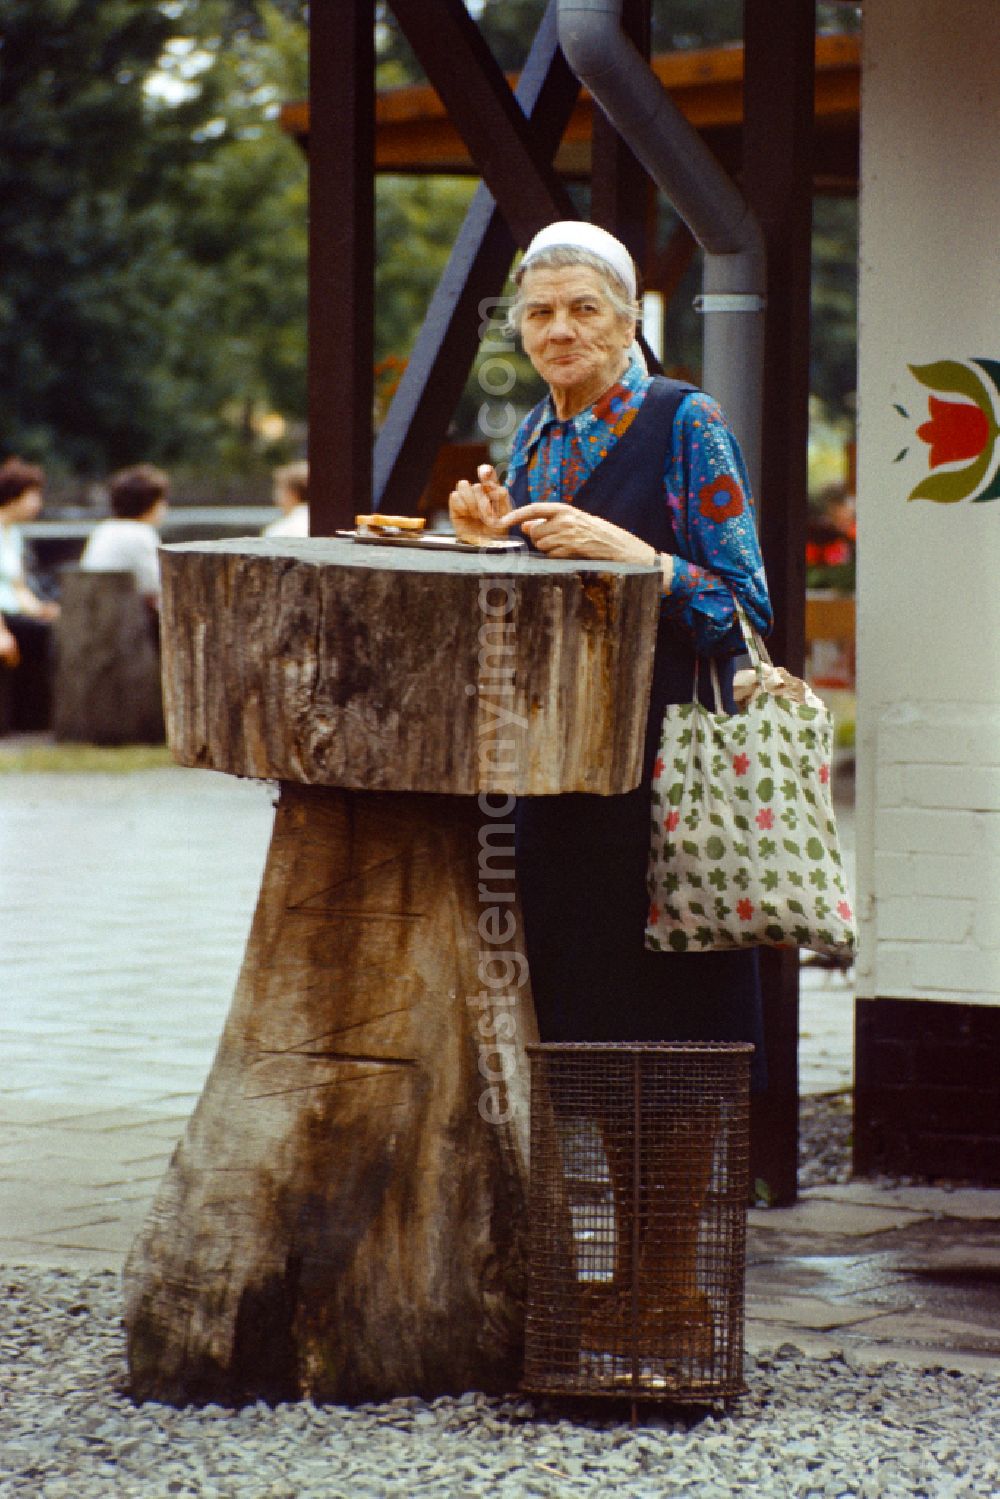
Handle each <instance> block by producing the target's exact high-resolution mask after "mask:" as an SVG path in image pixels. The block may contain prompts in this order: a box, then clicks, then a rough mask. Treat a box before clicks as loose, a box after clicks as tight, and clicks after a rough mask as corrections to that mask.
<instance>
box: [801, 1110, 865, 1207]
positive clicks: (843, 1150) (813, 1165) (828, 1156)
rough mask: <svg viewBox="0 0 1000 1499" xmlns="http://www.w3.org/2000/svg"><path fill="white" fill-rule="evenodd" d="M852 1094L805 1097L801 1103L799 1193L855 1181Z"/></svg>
mask: <svg viewBox="0 0 1000 1499" xmlns="http://www.w3.org/2000/svg"><path fill="white" fill-rule="evenodd" d="M852 1108H853V1103H852V1099H851V1095H850V1093H849V1092H843V1093H814V1094H811V1095H810V1094H805V1095H803V1097H802V1098H800V1100H799V1190H800V1191H804V1190H805V1189H806V1188H807V1187H822V1186H825V1185H826V1184H827V1183H831V1182H846V1181H850V1179H851V1130H852V1123H853V1122H852V1118H851V1110H852Z"/></svg>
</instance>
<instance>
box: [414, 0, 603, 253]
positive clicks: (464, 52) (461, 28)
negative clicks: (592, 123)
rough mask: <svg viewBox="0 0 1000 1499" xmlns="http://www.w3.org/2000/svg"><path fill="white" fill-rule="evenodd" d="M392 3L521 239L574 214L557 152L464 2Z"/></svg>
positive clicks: (520, 241) (420, 0)
mask: <svg viewBox="0 0 1000 1499" xmlns="http://www.w3.org/2000/svg"><path fill="white" fill-rule="evenodd" d="M390 3H391V5H392V8H393V10H394V11H395V13H396V16H397V18H398V20H399V23H400V25H401V26H402V28H403V31H404V32H405V33H406V39H407V41H408V42H409V43H410V46H411V47H412V48H413V50H414V52H415V53H416V55H417V58H418V59H419V61H420V65H421V67H422V68H423V69H424V72H425V73H426V74H427V76H428V78H429V79H430V81H431V83H432V84H433V85H434V88H435V89H436V91H437V93H438V94H439V95H440V98H441V102H442V103H443V104H444V106H445V108H446V110H447V111H448V115H449V118H450V119H451V121H452V123H453V124H454V125H455V127H456V129H457V130H458V132H459V134H460V135H461V136H462V139H463V140H464V141H465V143H466V145H467V146H468V148H469V151H470V153H471V155H472V159H473V161H474V162H475V164H476V166H477V168H478V170H479V174H480V176H481V177H482V179H483V181H484V183H485V184H486V186H487V187H488V188H489V190H490V192H491V193H492V195H493V197H494V198H495V199H496V201H497V203H498V204H499V206H500V208H501V209H502V211H503V215H504V218H505V219H506V220H507V224H508V226H509V227H510V230H511V232H512V233H513V235H514V238H515V239H516V240H517V242H518V244H521V245H526V244H527V243H528V240H529V239H530V238H531V235H532V233H533V232H534V230H535V229H537V228H538V226H539V225H541V224H545V223H548V222H550V221H551V220H552V219H560V218H574V217H575V216H576V215H575V214H574V211H573V208H572V205H571V203H570V200H569V198H568V196H567V193H566V189H565V187H564V186H563V184H562V182H561V181H560V179H559V177H558V175H557V173H556V172H555V170H554V168H553V167H552V156H553V154H554V149H553V151H548V152H546V151H545V150H543V149H541V147H540V145H539V140H538V133H537V130H536V129H534V128H533V127H532V125H531V124H529V121H528V119H527V117H526V115H525V113H524V110H523V109H522V108H521V107H520V105H519V103H518V101H517V99H516V97H515V95H514V94H512V93H511V90H510V86H509V84H508V83H507V80H506V78H505V77H504V75H503V73H502V71H501V69H500V67H499V65H498V63H497V61H496V59H495V58H494V56H493V54H492V52H491V51H490V49H489V47H488V46H487V44H486V41H485V40H484V38H483V35H482V32H481V31H480V30H479V27H478V26H477V25H476V23H475V21H474V20H473V19H472V17H471V16H470V14H469V12H468V10H467V9H466V7H465V5H464V4H463V3H462V0H390Z"/></svg>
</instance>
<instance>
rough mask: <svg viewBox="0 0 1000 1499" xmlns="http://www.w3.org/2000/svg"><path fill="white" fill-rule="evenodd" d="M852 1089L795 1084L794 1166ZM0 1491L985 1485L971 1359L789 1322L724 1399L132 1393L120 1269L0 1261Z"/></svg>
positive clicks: (503, 1491) (208, 1495)
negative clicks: (937, 1361)
mask: <svg viewBox="0 0 1000 1499" xmlns="http://www.w3.org/2000/svg"><path fill="white" fill-rule="evenodd" d="M849 1135H850V1098H849V1095H846V1094H829V1095H823V1096H819V1097H813V1098H805V1099H803V1101H802V1114H801V1131H800V1138H801V1154H802V1176H801V1180H802V1184H803V1185H804V1186H810V1185H820V1184H822V1183H823V1182H827V1181H840V1180H846V1179H847V1177H848V1174H849V1165H850V1162H849ZM0 1291H2V1300H0V1364H2V1366H3V1370H4V1374H3V1383H2V1388H0V1495H2V1496H4V1499H7V1496H10V1499H22V1496H23V1499H174V1496H178V1499H397V1496H398V1499H404V1496H405V1499H410V1496H419V1495H427V1496H439V1499H479V1496H489V1499H535V1496H555V1495H557V1496H560V1499H562V1496H565V1495H573V1494H604V1493H606V1492H608V1491H609V1489H612V1488H613V1490H614V1492H615V1494H616V1499H647V1496H649V1499H652V1496H664V1499H674V1496H676V1499H721V1496H728V1495H733V1494H742V1493H744V1492H752V1493H753V1494H755V1495H760V1496H762V1499H897V1496H898V1499H903V1496H906V1499H1000V1479H998V1478H997V1477H996V1476H995V1475H996V1473H997V1469H998V1465H997V1460H996V1454H997V1452H998V1451H1000V1396H998V1394H997V1390H996V1384H995V1381H994V1380H993V1379H992V1378H990V1377H988V1376H986V1375H982V1376H980V1375H971V1374H965V1373H961V1374H960V1373H957V1372H954V1371H951V1372H949V1371H948V1370H936V1371H933V1372H929V1373H927V1372H920V1371H916V1370H912V1369H908V1368H904V1367H902V1366H899V1365H888V1366H886V1367H885V1368H883V1369H881V1370H878V1371H875V1372H872V1371H869V1370H866V1369H863V1368H861V1367H860V1366H854V1365H853V1364H852V1363H851V1362H850V1361H849V1359H845V1358H844V1357H839V1356H838V1357H833V1358H826V1359H819V1358H809V1357H806V1356H805V1355H804V1354H802V1353H801V1352H800V1350H798V1349H797V1348H795V1347H794V1346H793V1345H791V1344H785V1345H783V1346H782V1347H780V1348H777V1349H775V1350H773V1351H772V1352H770V1353H768V1354H766V1355H761V1356H760V1357H759V1358H757V1359H756V1360H749V1361H748V1368H747V1381H748V1389H747V1393H746V1394H745V1395H744V1396H743V1397H741V1398H740V1399H739V1400H738V1401H736V1402H735V1403H734V1404H733V1405H732V1406H731V1407H730V1409H729V1410H728V1412H726V1413H725V1414H720V1413H710V1414H707V1415H706V1414H701V1415H695V1414H693V1413H688V1414H687V1415H686V1416H685V1417H684V1418H683V1419H678V1418H677V1416H676V1414H671V1413H661V1414H654V1415H653V1416H652V1417H651V1418H650V1419H649V1421H648V1423H647V1424H645V1425H643V1426H640V1427H639V1428H637V1429H635V1430H633V1429H632V1428H631V1427H630V1426H629V1424H628V1411H627V1408H626V1407H624V1406H623V1407H620V1408H618V1407H616V1408H615V1411H614V1413H613V1414H612V1413H611V1412H608V1411H606V1410H605V1409H603V1408H602V1409H601V1411H600V1414H599V1416H598V1417H596V1418H594V1417H593V1416H592V1415H591V1414H590V1412H589V1411H588V1410H586V1409H583V1408H577V1410H576V1419H574V1420H569V1419H567V1411H566V1410H565V1409H558V1408H549V1407H547V1406H546V1405H545V1404H544V1403H539V1402H531V1401H527V1400H524V1399H521V1398H512V1399H508V1400H497V1399H487V1398H486V1397H484V1396H482V1395H476V1394H470V1395H465V1396H462V1397H460V1398H457V1399H441V1400H435V1401H433V1402H429V1403H428V1402H425V1401H423V1400H419V1399H415V1398H414V1399H405V1400H395V1401H391V1402H389V1403H387V1404H384V1405H369V1406H360V1407H356V1408H346V1407H342V1406H325V1407H317V1406H314V1405H311V1404H309V1403H308V1402H306V1403H302V1404H295V1405H283V1406H276V1407H273V1408H271V1407H268V1406H265V1405H263V1404H258V1405H255V1406H251V1407H248V1408H246V1409H244V1410H239V1411H234V1410H226V1409H223V1408H222V1407H220V1406H211V1405H209V1406H203V1407H197V1408H196V1407H190V1408H187V1409H183V1410H177V1409H174V1408H172V1407H170V1406H164V1405H156V1404H147V1405H143V1406H135V1405H133V1404H132V1402H131V1401H130V1400H129V1399H128V1397H127V1395H126V1394H125V1393H124V1392H125V1363H124V1346H123V1336H122V1329H121V1321H120V1318H121V1300H120V1287H119V1281H118V1277H117V1276H115V1275H113V1274H111V1273H108V1272H105V1273H93V1274H83V1273H80V1272H76V1271H68V1270H40V1269H34V1268H33V1269H16V1268H8V1269H6V1270H3V1269H0Z"/></svg>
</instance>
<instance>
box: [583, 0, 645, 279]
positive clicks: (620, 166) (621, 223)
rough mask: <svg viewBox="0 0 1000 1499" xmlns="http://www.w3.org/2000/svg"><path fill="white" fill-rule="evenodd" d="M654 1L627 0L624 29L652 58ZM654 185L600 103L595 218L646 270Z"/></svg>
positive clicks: (594, 151)
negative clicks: (624, 245) (650, 38)
mask: <svg viewBox="0 0 1000 1499" xmlns="http://www.w3.org/2000/svg"><path fill="white" fill-rule="evenodd" d="M651 4H652V0H624V4H623V6H622V30H623V31H624V33H625V35H626V36H627V37H628V38H629V40H630V41H631V42H633V43H634V45H635V47H636V49H637V50H638V51H639V52H640V53H641V54H642V56H643V57H644V58H646V60H647V61H648V60H649V34H650V10H651ZM651 196H653V193H652V184H651V182H650V180H649V177H648V176H647V175H646V171H645V168H644V167H643V166H642V165H641V164H640V163H639V161H637V160H636V158H635V156H634V155H633V154H632V151H631V150H630V149H629V147H628V146H627V145H626V144H625V142H624V141H623V140H622V138H621V136H620V135H619V134H618V131H617V130H616V129H615V127H614V126H613V125H612V123H611V121H610V120H609V119H608V117H607V115H606V114H605V113H604V111H603V110H602V109H599V108H597V106H595V107H594V113H593V125H592V130H591V167H590V217H591V218H592V219H593V221H594V223H595V224H600V225H601V227H602V229H607V230H609V231H610V232H611V233H612V234H615V235H617V236H618V238H619V239H620V240H621V241H622V242H623V243H624V244H626V245H627V246H628V248H629V250H630V252H631V255H632V259H633V260H634V261H635V263H636V264H637V265H638V266H640V267H641V268H642V270H643V273H644V274H645V270H646V267H647V265H648V263H649V259H650V255H651V252H652V250H653V248H654V244H653V242H652V236H653V235H655V217H653V221H652V222H651V214H650V198H651Z"/></svg>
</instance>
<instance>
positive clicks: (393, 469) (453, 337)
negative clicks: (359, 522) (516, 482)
mask: <svg viewBox="0 0 1000 1499" xmlns="http://www.w3.org/2000/svg"><path fill="white" fill-rule="evenodd" d="M578 91H579V83H578V82H577V80H576V78H575V77H574V75H573V74H572V73H571V72H570V69H569V68H568V67H567V65H566V62H565V59H564V58H563V55H562V53H561V52H560V50H559V45H558V40H557V37H556V22H555V12H554V7H553V6H552V5H550V6H549V8H548V10H547V11H546V13H545V16H544V17H543V19H542V22H541V25H540V26H539V29H538V33H537V35H536V37H535V40H534V43H533V45H532V48H531V52H530V54H529V56H528V60H527V62H526V63H525V66H524V70H523V72H522V74H521V77H520V80H519V82H518V87H517V95H516V100H517V105H518V107H519V108H520V109H522V110H523V111H524V115H525V117H526V118H527V119H528V120H530V128H531V132H532V138H533V141H534V151H535V154H536V155H538V154H539V153H541V154H542V155H544V157H545V160H546V161H551V159H552V157H553V155H554V154H555V151H556V149H557V148H558V145H559V141H560V138H561V136H562V132H563V129H564V128H565V124H566V121H567V120H568V118H569V116H570V113H571V112H572V109H573V105H574V103H575V101H576V96H577V93H578ZM472 92H474V90H473V91H472ZM536 211H537V212H538V213H539V215H540V216H539V217H537V218H534V217H531V216H522V222H521V224H520V230H519V232H518V240H519V242H520V244H521V245H522V247H523V246H524V245H526V244H527V242H528V240H529V239H530V238H531V236H532V235H533V234H534V233H535V232H536V230H538V229H540V228H541V227H542V225H543V224H545V223H547V222H548V221H549V220H550V219H551V218H552V217H553V216H554V215H553V213H552V212H549V211H545V210H544V205H543V204H541V203H537V204H536ZM555 216H557V217H563V218H573V217H575V216H576V215H575V213H574V210H573V207H572V204H571V203H570V201H569V199H568V198H567V199H566V200H565V201H564V202H563V203H562V204H561V206H560V209H559V212H558V214H557V215H555ZM516 248H517V244H516V243H515V237H514V233H513V232H512V229H511V227H510V226H509V225H508V223H507V222H506V215H505V214H504V213H501V211H500V209H499V208H498V206H497V205H496V203H495V202H494V200H493V197H492V196H491V194H490V192H489V191H488V189H487V188H486V187H485V186H480V187H479V188H478V189H477V191H476V194H475V197H474V198H473V200H472V203H471V205H470V207H469V211H468V213H467V214H466V217H465V222H464V224H463V226H462V229H461V232H460V234H459V236H458V239H457V241H456V243H455V248H454V250H453V251H452V254H451V258H450V259H449V261H448V265H447V267H446V269H445V272H444V275H443V276H442V277H441V280H440V282H439V283H438V286H437V289H436V290H435V293H434V296H433V298H432V299H431V305H430V307H429V309H428V312H427V317H426V318H425V320H424V323H423V326H422V328H421V330H420V333H419V335H418V337H417V341H416V344H415V346H414V349H413V352H412V354H411V355H410V358H409V361H408V363H407V366H406V370H405V371H404V374H403V378H402V380H401V381H400V383H399V387H398V389H397V391H396V393H395V396H394V398H393V401H392V405H391V406H390V408H389V412H388V414H387V416H386V419H385V422H384V424H383V426H382V430H381V431H380V432H379V434H378V438H377V441H376V443H375V457H374V503H375V507H376V509H380V510H385V511H389V512H392V513H400V514H406V513H408V512H411V511H412V510H414V509H415V507H416V503H417V500H418V498H419V496H420V493H421V491H422V489H423V487H424V484H425V483H426V480H427V476H428V474H429V473H430V470H431V465H432V464H433V462H434V457H435V454H436V453H437V450H438V448H439V447H440V445H441V443H442V442H443V441H444V437H445V433H446V431H447V428H448V423H449V421H450V420H451V416H452V413H453V411H454V409H455V406H456V404H457V402H458V398H459V396H460V394H461V392H462V388H463V386H464V385H465V381H466V378H467V376H468V373H469V369H470V367H471V365H472V361H473V359H474V358H475V355H476V350H477V348H478V347H479V343H480V337H481V334H480V326H481V324H482V323H483V321H484V314H485V313H488V311H489V307H488V306H487V307H486V308H484V303H488V300H489V299H490V298H496V297H497V295H498V294H499V292H500V291H501V289H502V287H503V284H504V281H505V279H506V276H507V272H508V270H509V268H510V263H511V260H512V259H513V256H514V251H515V249H516ZM484 400H485V398H484ZM493 404H494V405H497V404H499V405H501V406H502V402H500V403H497V402H494V403H493ZM487 420H488V421H489V423H490V424H491V425H494V424H495V423H496V416H495V415H494V414H493V413H492V412H491V413H490V415H489V416H488V417H487ZM484 435H489V434H488V433H486V432H485V430H484ZM494 435H499V433H495V434H494Z"/></svg>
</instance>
